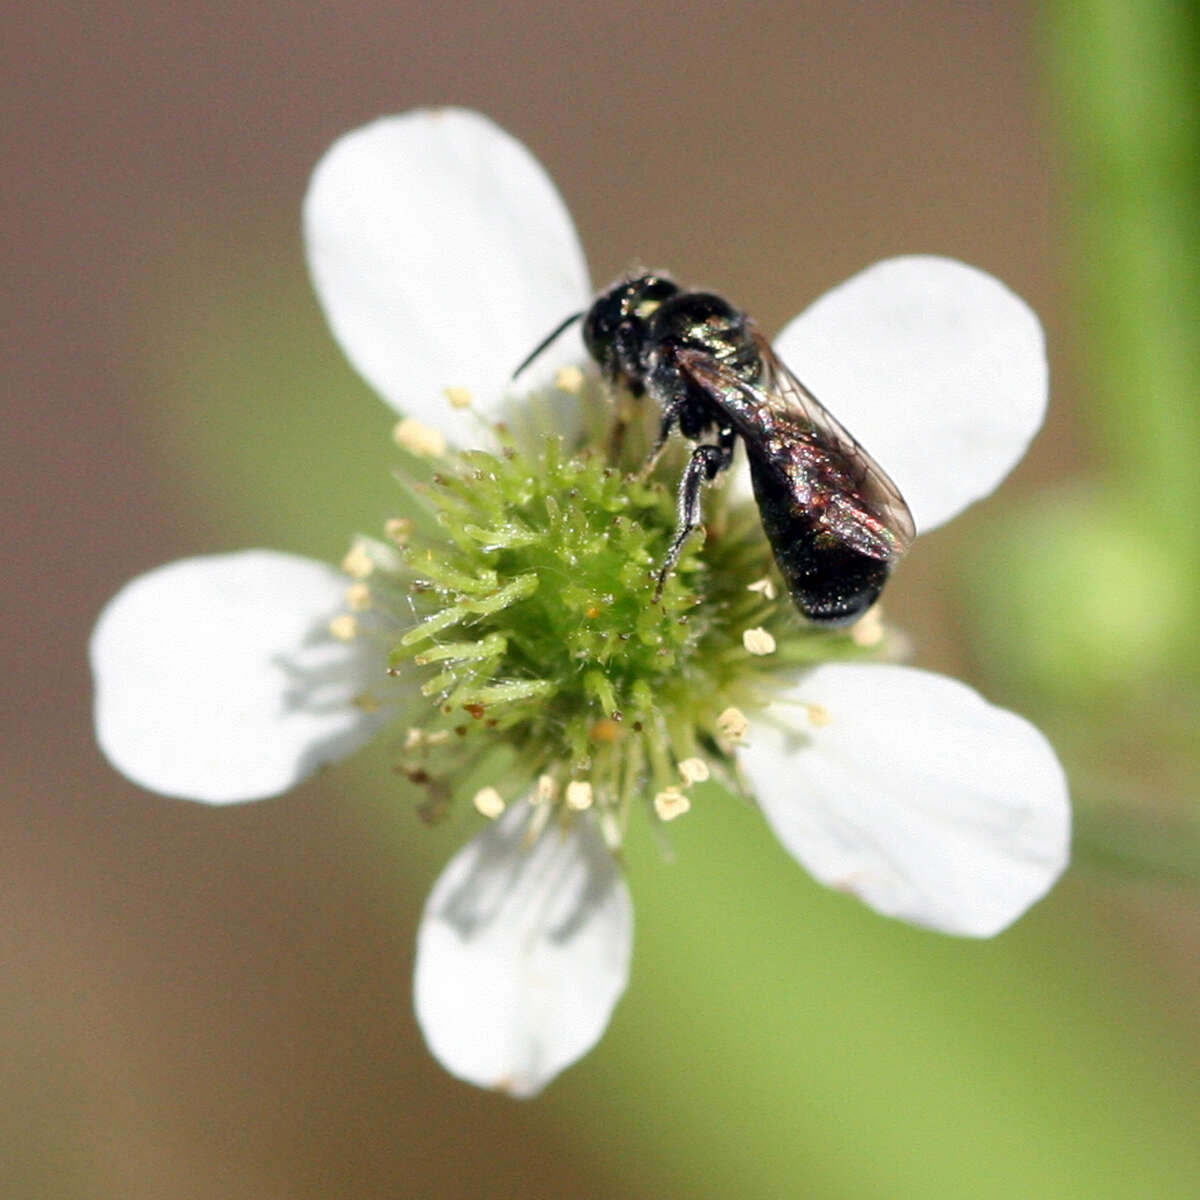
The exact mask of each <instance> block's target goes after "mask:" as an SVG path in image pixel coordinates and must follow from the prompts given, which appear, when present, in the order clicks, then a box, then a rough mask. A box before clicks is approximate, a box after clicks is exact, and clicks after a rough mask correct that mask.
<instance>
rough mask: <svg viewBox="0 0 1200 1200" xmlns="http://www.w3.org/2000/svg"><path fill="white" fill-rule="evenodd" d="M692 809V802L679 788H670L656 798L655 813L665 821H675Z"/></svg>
mask: <svg viewBox="0 0 1200 1200" xmlns="http://www.w3.org/2000/svg"><path fill="white" fill-rule="evenodd" d="M691 807H692V802H691V801H690V800H689V799H688V798H687V797H686V796H685V795H684V794H683V792H681V791H680V790H679V788H677V787H669V788H667V789H666V790H665V791H662V792H659V793H658V795H657V796H655V797H654V811H655V812H656V813H658V815H659V818H660V820H663V821H673V820H675V818H676V817H681V816H683V814H684V813H685V812H687V811H688V810H689V809H690V808H691Z"/></svg>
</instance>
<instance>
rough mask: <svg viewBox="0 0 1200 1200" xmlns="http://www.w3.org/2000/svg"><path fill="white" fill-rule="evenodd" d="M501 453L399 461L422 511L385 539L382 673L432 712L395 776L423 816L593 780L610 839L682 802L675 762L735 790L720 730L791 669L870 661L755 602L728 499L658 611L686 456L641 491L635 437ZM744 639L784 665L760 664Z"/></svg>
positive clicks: (378, 558) (751, 544)
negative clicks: (397, 536)
mask: <svg viewBox="0 0 1200 1200" xmlns="http://www.w3.org/2000/svg"><path fill="white" fill-rule="evenodd" d="M607 411H609V412H611V409H609V410H607ZM635 432H636V431H635ZM623 433H628V431H623ZM498 437H499V442H500V449H499V451H498V452H497V453H488V452H485V451H469V452H464V453H461V454H455V455H450V456H448V457H446V458H442V459H438V460H437V461H436V463H435V464H433V465H432V466H431V463H430V460H428V459H419V458H417V457H416V456H406V458H405V470H404V472H403V473H402V475H401V483H402V484H403V485H404V487H405V490H406V492H407V494H408V498H409V500H410V501H411V504H410V505H409V506H408V509H407V511H406V512H405V518H406V519H405V520H404V521H403V522H398V521H393V522H391V523H390V527H391V528H393V529H396V528H400V529H403V530H404V533H405V536H406V537H407V539H408V540H407V544H406V545H404V546H403V547H402V548H401V549H399V550H395V551H392V550H386V551H385V550H380V549H379V548H378V547H377V548H376V553H375V554H374V556H373V562H374V567H373V574H372V577H371V593H372V597H373V600H374V604H375V607H376V609H377V610H379V611H380V612H381V613H382V614H383V616H384V618H385V619H386V622H387V623H388V624H391V625H392V627H394V628H396V629H397V630H398V631H399V632H398V633H397V634H396V635H395V636H394V637H393V639H392V641H391V644H390V649H389V658H388V661H389V666H390V669H391V672H392V673H393V674H396V675H404V676H408V675H410V674H412V675H413V677H414V679H415V683H416V688H417V689H418V690H419V693H420V695H421V696H423V697H425V698H426V702H427V707H426V708H425V709H424V710H423V714H424V715H423V716H422V715H421V713H422V710H421V709H418V710H417V715H416V718H415V721H414V725H415V729H414V731H413V732H411V733H410V735H409V738H408V742H407V744H406V747H405V750H404V762H403V764H402V770H403V771H404V773H405V774H406V775H407V777H408V778H409V779H410V780H411V781H413V782H415V783H419V784H422V785H424V786H426V787H427V788H428V789H429V799H428V802H427V804H426V805H425V809H426V811H427V813H429V815H434V816H436V815H439V814H440V813H441V812H442V811H444V809H445V807H446V806H447V805H448V804H449V803H454V802H460V801H462V800H463V799H464V798H465V799H466V800H467V801H469V800H470V798H471V796H472V795H474V794H475V792H476V791H478V790H479V789H481V788H488V789H490V788H495V789H496V791H498V792H499V793H500V796H501V797H502V798H503V800H504V801H505V802H508V803H512V802H513V801H515V800H518V799H520V798H522V797H525V796H529V795H531V793H533V791H534V789H535V785H536V783H537V781H538V780H539V778H541V779H542V780H543V784H542V791H543V793H545V791H546V790H547V789H548V788H550V786H551V785H550V783H549V781H550V780H552V781H553V791H554V799H552V800H549V801H548V800H547V799H546V798H545V795H544V794H543V797H542V803H554V804H556V805H558V806H559V807H560V810H561V811H563V812H565V811H566V809H565V801H564V793H565V789H566V787H567V785H568V784H570V783H571V782H573V781H574V782H586V783H588V784H589V785H590V787H591V795H592V797H593V800H592V803H593V805H594V806H595V807H596V808H597V809H598V810H599V811H600V813H601V817H602V821H603V824H604V828H605V832H606V834H607V835H608V836H609V837H610V840H612V841H614V842H615V841H618V840H619V838H620V835H621V833H622V832H623V830H624V828H625V824H626V822H627V819H628V815H629V811H630V809H631V807H632V806H633V805H634V804H637V803H639V802H645V803H649V802H650V801H652V800H653V798H654V796H655V795H656V794H658V793H662V792H665V791H666V790H667V789H671V790H672V791H677V790H678V789H680V788H686V787H687V786H688V782H689V781H688V780H687V779H686V778H684V777H683V775H682V774H681V772H680V769H679V763H680V762H681V761H684V760H685V759H695V758H700V759H702V760H704V762H705V763H707V764H708V766H709V767H710V769H711V770H712V772H713V774H714V775H716V776H717V777H718V778H719V779H723V780H725V781H726V782H727V783H729V782H731V781H733V780H734V778H735V772H734V771H733V770H732V769H731V768H732V756H733V753H734V751H735V749H736V747H735V746H734V745H733V744H731V742H730V741H729V739H728V738H727V737H726V736H724V735H723V733H722V726H721V723H720V722H719V721H718V717H719V716H720V715H721V714H723V713H725V712H726V711H727V710H729V709H731V708H733V709H740V710H742V711H743V712H745V713H747V714H752V713H753V712H755V711H757V710H760V709H762V708H763V707H764V706H765V705H766V704H768V703H769V702H770V700H771V698H772V696H773V694H774V693H775V691H776V689H777V688H778V687H779V685H780V684H781V682H783V681H784V680H786V679H787V678H788V677H789V669H794V668H795V667H796V666H797V665H802V664H805V663H813V662H816V661H820V660H822V659H826V658H830V657H843V656H846V655H848V654H854V653H862V651H861V650H859V648H858V647H856V646H855V644H854V641H853V639H852V638H851V637H850V636H849V635H846V634H840V635H830V634H828V633H825V632H820V631H816V630H813V629H811V628H810V627H808V626H806V625H805V623H804V622H803V620H802V619H801V618H800V617H799V616H798V615H797V614H796V612H795V611H794V610H793V608H792V606H791V605H790V603H788V601H787V600H786V597H785V596H781V597H780V598H773V597H772V596H770V595H769V594H764V590H763V589H764V588H765V590H766V592H768V593H769V591H770V586H769V585H762V586H761V587H760V590H749V585H750V584H752V583H754V582H755V581H756V580H762V579H764V578H771V577H772V572H773V567H772V566H771V556H770V550H769V547H768V545H767V543H766V539H765V538H764V536H763V534H762V530H761V526H760V524H759V521H758V514H757V511H756V510H755V508H754V506H753V504H750V503H743V504H740V505H730V504H729V503H728V501H727V497H726V495H725V489H723V488H713V489H710V494H709V496H708V497H707V498H706V517H707V536H706V535H705V533H703V532H701V531H697V533H696V534H694V535H693V536H692V537H691V538H690V539H689V541H688V543H687V545H686V546H685V548H684V552H683V554H682V555H681V556H680V559H679V562H678V564H677V565H676V568H675V570H674V571H673V572H672V573H671V575H670V576H669V577H668V579H667V580H666V584H665V586H664V587H663V588H662V591H661V595H657V596H656V591H657V586H658V580H657V571H658V568H659V564H661V562H662V561H663V558H664V556H665V554H666V551H667V547H668V545H669V544H670V541H671V538H672V535H673V533H674V530H675V520H676V505H675V495H674V490H675V483H676V481H677V480H678V477H679V472H680V470H681V467H682V462H683V457H682V455H683V452H684V451H683V447H674V448H673V449H672V451H671V452H670V453H668V454H667V455H665V456H664V461H663V462H662V463H660V464H659V466H658V468H657V470H656V472H655V474H654V475H653V476H652V477H651V479H649V480H647V481H641V480H639V478H638V477H637V474H636V469H635V467H636V464H637V463H639V462H640V461H641V458H642V457H644V453H645V451H644V438H643V437H635V436H632V434H630V435H629V436H621V437H613V436H612V434H611V432H610V433H608V434H606V435H605V436H603V437H602V439H601V441H600V443H599V444H600V445H603V446H604V447H605V449H604V450H603V451H602V450H601V449H599V448H598V446H597V447H592V448H590V449H589V448H585V449H583V450H580V451H577V452H574V453H571V452H568V451H567V449H566V448H565V447H564V444H563V442H562V441H561V440H560V439H558V438H557V437H545V438H543V439H540V440H537V441H535V442H534V443H533V444H531V445H528V446H526V445H521V444H518V442H517V440H516V439H515V438H514V437H513V436H511V435H509V434H507V433H506V432H505V431H503V430H501V431H500V432H499V434H498ZM618 448H619V449H618ZM610 454H612V455H614V456H616V455H618V454H623V455H624V456H625V460H624V461H622V462H620V463H619V465H614V464H613V463H610V462H609V456H610ZM630 460H632V461H630ZM776 586H778V584H777V582H776ZM749 629H763V630H766V631H767V632H768V633H769V634H770V635H771V636H772V637H773V638H774V639H775V642H776V644H777V647H776V651H775V653H773V654H768V655H763V656H756V655H754V654H751V653H749V652H748V651H747V649H746V646H745V644H744V642H743V634H744V633H745V632H746V631H747V630H749ZM580 794H581V793H580V789H578V788H576V789H575V791H574V793H573V795H574V796H575V797H576V798H578V796H579V795H580ZM487 797H488V802H489V803H488V804H487V807H491V804H490V801H491V800H493V799H494V797H493V796H492V794H491V792H490V791H489V792H488V793H487ZM481 804H483V801H481Z"/></svg>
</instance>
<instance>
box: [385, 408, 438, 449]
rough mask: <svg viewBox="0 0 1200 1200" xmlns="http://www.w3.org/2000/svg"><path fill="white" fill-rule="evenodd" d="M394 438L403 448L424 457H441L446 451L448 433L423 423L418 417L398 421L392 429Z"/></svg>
mask: <svg viewBox="0 0 1200 1200" xmlns="http://www.w3.org/2000/svg"><path fill="white" fill-rule="evenodd" d="M392 440H393V441H394V442H395V443H396V445H397V446H399V447H400V448H401V449H403V450H408V451H409V452H411V453H412V454H419V455H420V456H421V457H423V458H441V457H442V455H444V454H445V453H446V435H445V434H444V433H442V432H441V431H440V430H437V429H433V428H431V427H430V426H428V425H423V424H422V423H421V422H420V421H418V420H417V419H416V417H405V418H404V419H403V420H401V421H397V422H396V426H395V428H394V429H393V430H392Z"/></svg>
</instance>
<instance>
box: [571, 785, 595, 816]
mask: <svg viewBox="0 0 1200 1200" xmlns="http://www.w3.org/2000/svg"><path fill="white" fill-rule="evenodd" d="M592 799H593V795H592V785H591V784H590V783H588V781H587V780H586V779H572V780H571V782H570V783H568V784H567V807H568V808H571V809H574V810H575V812H583V810H584V809H585V808H591V806H592Z"/></svg>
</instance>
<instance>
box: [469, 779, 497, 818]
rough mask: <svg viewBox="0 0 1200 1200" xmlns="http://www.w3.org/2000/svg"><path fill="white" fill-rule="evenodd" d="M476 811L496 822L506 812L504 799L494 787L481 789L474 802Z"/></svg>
mask: <svg viewBox="0 0 1200 1200" xmlns="http://www.w3.org/2000/svg"><path fill="white" fill-rule="evenodd" d="M473 803H474V805H475V808H476V810H477V811H478V812H479V813H480V814H481V815H482V816H485V817H487V818H488V820H489V821H494V820H495V819H496V818H497V817H498V816H499V815H500V814H501V813H502V812H503V811H504V798H503V797H502V796H501V795H500V793H499V792H498V791H496V789H495V788H494V787H485V788H480V789H479V791H477V792H476V793H475V798H474V800H473Z"/></svg>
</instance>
